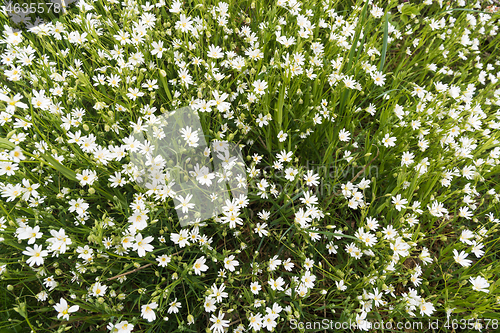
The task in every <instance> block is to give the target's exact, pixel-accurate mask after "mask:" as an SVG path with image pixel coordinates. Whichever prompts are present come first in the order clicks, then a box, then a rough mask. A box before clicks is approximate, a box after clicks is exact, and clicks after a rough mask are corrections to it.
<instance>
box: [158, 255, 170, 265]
mask: <svg viewBox="0 0 500 333" xmlns="http://www.w3.org/2000/svg"><path fill="white" fill-rule="evenodd" d="M171 260H172V257H171V256H169V255H166V254H163V255H161V256H159V257H158V258H156V261H158V266H160V267H167V266H168V263H169V262H170V261H171Z"/></svg>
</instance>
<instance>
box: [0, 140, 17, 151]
mask: <svg viewBox="0 0 500 333" xmlns="http://www.w3.org/2000/svg"><path fill="white" fill-rule="evenodd" d="M2 148H3V149H14V148H16V145H15V144H13V143H12V142H10V141H9V140H7V139H5V138H0V149H2Z"/></svg>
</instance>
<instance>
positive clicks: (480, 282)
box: [469, 276, 490, 293]
mask: <svg viewBox="0 0 500 333" xmlns="http://www.w3.org/2000/svg"><path fill="white" fill-rule="evenodd" d="M469 281H470V283H472V290H475V291H482V292H485V293H489V290H488V288H489V286H490V284H489V283H488V281H487V280H486V279H485V278H483V277H482V276H477V277H476V278H473V277H472V276H471V277H470V278H469Z"/></svg>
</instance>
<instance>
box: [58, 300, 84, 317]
mask: <svg viewBox="0 0 500 333" xmlns="http://www.w3.org/2000/svg"><path fill="white" fill-rule="evenodd" d="M79 308H80V307H79V306H78V305H73V306H71V307H69V306H68V302H66V300H65V299H64V298H61V299H60V300H59V303H56V304H55V305H54V309H55V310H56V311H57V312H58V313H57V318H61V317H62V318H63V319H66V320H69V314H70V313H72V312H75V311H78V309H79Z"/></svg>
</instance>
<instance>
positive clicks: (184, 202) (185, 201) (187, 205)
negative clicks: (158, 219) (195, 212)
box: [175, 194, 195, 214]
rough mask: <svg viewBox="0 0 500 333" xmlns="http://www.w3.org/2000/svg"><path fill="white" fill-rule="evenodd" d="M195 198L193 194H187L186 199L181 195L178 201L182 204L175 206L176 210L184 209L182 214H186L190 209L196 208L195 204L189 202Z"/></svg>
mask: <svg viewBox="0 0 500 333" xmlns="http://www.w3.org/2000/svg"><path fill="white" fill-rule="evenodd" d="M192 198H193V195H192V194H186V197H184V198H183V197H182V196H181V195H178V196H177V197H176V199H177V200H178V201H179V202H180V203H179V204H178V205H177V206H175V209H179V208H181V209H182V212H183V213H184V214H186V213H187V212H188V210H189V209H192V208H194V205H195V204H194V203H190V202H189V201H190V200H191V199H192Z"/></svg>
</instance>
